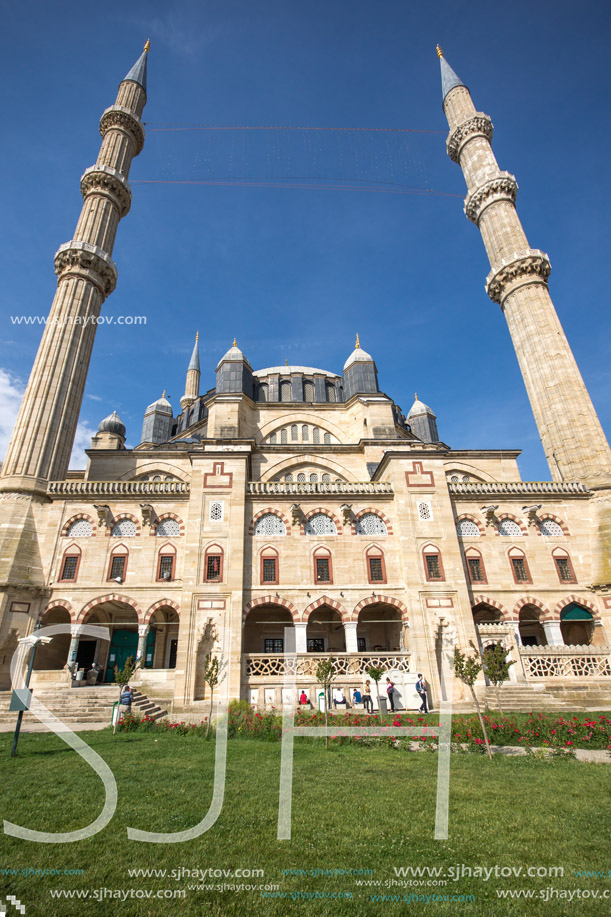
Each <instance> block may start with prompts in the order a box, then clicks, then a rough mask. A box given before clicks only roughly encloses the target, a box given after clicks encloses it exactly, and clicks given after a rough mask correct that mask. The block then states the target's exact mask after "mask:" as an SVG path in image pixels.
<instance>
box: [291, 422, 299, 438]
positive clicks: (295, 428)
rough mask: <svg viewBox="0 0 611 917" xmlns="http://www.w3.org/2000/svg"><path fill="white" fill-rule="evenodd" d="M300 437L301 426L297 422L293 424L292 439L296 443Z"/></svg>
mask: <svg viewBox="0 0 611 917" xmlns="http://www.w3.org/2000/svg"><path fill="white" fill-rule="evenodd" d="M298 439H299V427H298V426H297V424H296V423H294V424H291V440H292V441H293V442H294V443H296V442H297V441H298Z"/></svg>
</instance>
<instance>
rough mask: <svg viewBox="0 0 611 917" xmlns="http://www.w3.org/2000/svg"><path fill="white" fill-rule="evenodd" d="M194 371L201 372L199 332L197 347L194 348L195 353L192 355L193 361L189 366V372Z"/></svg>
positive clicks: (196, 337)
mask: <svg viewBox="0 0 611 917" xmlns="http://www.w3.org/2000/svg"><path fill="white" fill-rule="evenodd" d="M192 369H195V370H197V372H199V371H200V368H199V331H198V332H197V334H196V335H195V346H194V348H193V353H192V354H191V360H190V361H189V365H188V366H187V372H190V371H191V370H192Z"/></svg>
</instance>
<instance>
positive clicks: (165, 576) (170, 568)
mask: <svg viewBox="0 0 611 917" xmlns="http://www.w3.org/2000/svg"><path fill="white" fill-rule="evenodd" d="M175 568H176V548H175V547H174V545H171V544H166V545H164V546H163V547H162V548H160V549H159V555H158V560H157V579H158V580H161V581H162V582H166V583H170V582H172V580H173V579H175V576H176V569H175Z"/></svg>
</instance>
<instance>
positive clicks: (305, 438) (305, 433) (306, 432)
mask: <svg viewBox="0 0 611 917" xmlns="http://www.w3.org/2000/svg"><path fill="white" fill-rule="evenodd" d="M301 441H302V442H304V443H308V442H309V441H310V428H309V427H308V426H306V425H305V424H304V425H303V427H302V428H301Z"/></svg>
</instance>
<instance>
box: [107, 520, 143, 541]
mask: <svg viewBox="0 0 611 917" xmlns="http://www.w3.org/2000/svg"><path fill="white" fill-rule="evenodd" d="M110 534H111V535H112V537H113V538H133V537H134V536H135V535H137V534H138V529H137V527H136V523H135V522H132V520H131V519H119V521H118V522H115V524H114V525H113V527H112V531H111V533H110Z"/></svg>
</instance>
